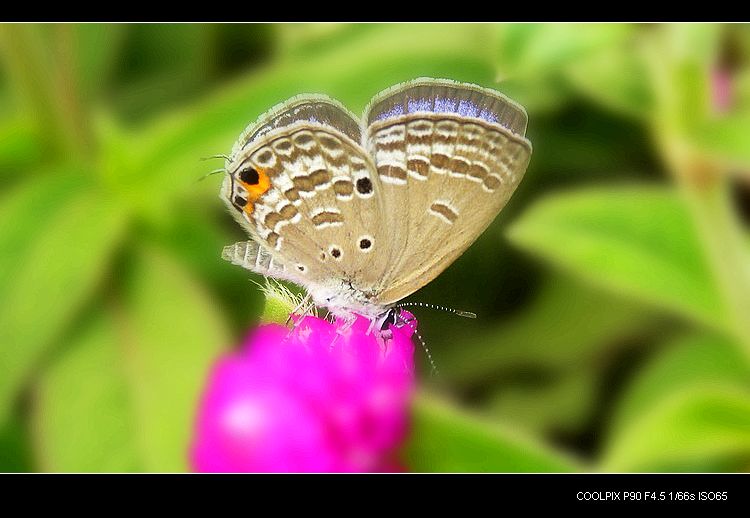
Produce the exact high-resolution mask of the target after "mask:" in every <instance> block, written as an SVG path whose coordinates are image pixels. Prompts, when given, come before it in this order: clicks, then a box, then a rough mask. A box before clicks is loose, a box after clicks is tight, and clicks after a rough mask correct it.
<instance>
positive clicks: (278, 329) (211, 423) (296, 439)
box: [191, 312, 416, 472]
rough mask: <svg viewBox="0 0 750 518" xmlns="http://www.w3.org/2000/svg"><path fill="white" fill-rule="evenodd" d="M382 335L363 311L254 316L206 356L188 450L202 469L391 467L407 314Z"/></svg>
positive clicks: (410, 377)
mask: <svg viewBox="0 0 750 518" xmlns="http://www.w3.org/2000/svg"><path fill="white" fill-rule="evenodd" d="M402 316H403V317H404V318H405V319H407V321H410V323H409V324H408V325H401V326H398V327H397V326H393V325H392V326H391V331H392V333H393V336H392V338H390V339H388V340H385V341H384V340H383V339H382V338H379V336H378V335H379V332H378V331H377V330H375V331H374V332H372V333H369V334H368V333H367V331H368V327H369V324H370V322H369V320H367V319H365V318H364V317H357V320H356V321H355V322H354V324H353V325H351V326H350V327H349V328H348V329H345V326H343V322H342V321H340V320H338V321H336V323H335V324H331V323H330V322H328V321H326V320H323V319H320V318H317V317H314V316H306V317H304V318H303V319H302V320H301V321H300V322H299V323H298V324H297V325H296V327H295V328H294V329H293V330H290V329H289V328H287V327H284V326H281V325H278V324H267V325H262V326H260V327H258V328H256V329H254V330H253V331H252V332H251V333H250V335H249V336H248V337H247V339H246V341H245V343H244V345H243V346H242V348H241V349H240V350H239V351H237V352H234V353H230V354H228V355H226V356H224V357H223V358H221V359H219V361H218V362H217V363H216V364H215V365H214V367H213V370H212V372H211V374H210V376H209V379H208V383H207V385H206V387H205V389H204V393H203V396H202V401H201V404H200V407H199V409H198V416H197V423H196V429H195V435H194V439H193V444H192V450H191V461H192V465H193V468H194V469H195V470H196V471H201V472H372V471H391V470H394V469H397V468H396V466H397V463H396V458H395V454H396V450H397V448H398V446H399V445H400V444H401V442H402V441H403V439H404V437H405V435H406V432H407V428H408V410H409V409H408V407H409V399H410V395H411V393H412V390H413V387H414V345H413V343H412V340H411V336H412V334H413V333H414V329H416V321H415V320H413V316H412V315H411V314H408V313H406V312H404V313H402Z"/></svg>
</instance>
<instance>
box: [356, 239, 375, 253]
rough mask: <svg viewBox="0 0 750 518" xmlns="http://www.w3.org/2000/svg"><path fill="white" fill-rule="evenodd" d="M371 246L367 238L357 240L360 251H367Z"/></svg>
mask: <svg viewBox="0 0 750 518" xmlns="http://www.w3.org/2000/svg"><path fill="white" fill-rule="evenodd" d="M371 246H372V241H370V240H369V239H367V238H363V239H360V240H359V247H360V248H361V249H362V250H367V249H368V248H370V247H371Z"/></svg>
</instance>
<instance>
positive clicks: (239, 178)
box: [223, 99, 387, 288]
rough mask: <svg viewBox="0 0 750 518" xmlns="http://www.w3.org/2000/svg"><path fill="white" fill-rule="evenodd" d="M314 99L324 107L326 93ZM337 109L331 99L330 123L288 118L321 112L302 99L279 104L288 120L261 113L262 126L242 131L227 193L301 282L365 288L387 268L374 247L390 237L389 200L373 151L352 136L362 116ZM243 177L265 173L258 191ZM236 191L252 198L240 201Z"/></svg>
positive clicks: (263, 242)
mask: <svg viewBox="0 0 750 518" xmlns="http://www.w3.org/2000/svg"><path fill="white" fill-rule="evenodd" d="M311 102H314V103H316V105H317V107H316V108H315V109H316V110H317V109H319V107H320V101H319V100H317V99H316V100H315V101H311ZM335 109H336V108H335V105H333V104H330V105H327V110H328V112H327V113H328V116H327V120H326V121H325V122H319V121H318V120H317V119H316V120H308V119H310V118H312V117H303V118H301V119H300V120H289V117H290V116H289V115H288V114H289V113H290V110H292V111H293V110H297V112H298V113H301V114H303V115H306V114H309V113H316V112H315V110H312V109H309V106H308V105H306V104H305V103H304V102H300V100H299V99H297V100H295V104H294V108H293V109H286V110H280V111H279V113H281V115H279V116H281V117H283V118H284V122H285V123H284V124H281V123H278V122H275V121H274V119H273V118H272V119H271V120H265V119H264V118H262V119H261V121H260V122H259V123H258V124H257V126H258V127H259V128H260V129H258V130H250V131H247V132H246V133H245V134H243V137H241V140H242V139H247V141H246V142H242V143H239V142H238V145H237V146H235V154H234V155H233V156H232V157H231V158H232V165H231V170H232V171H233V173H230V175H229V176H228V180H227V185H226V186H225V194H224V196H223V197H224V200H225V201H226V202H227V203H228V205H230V207H232V208H233V209H234V211H235V214H236V215H237V218H238V221H240V223H242V224H243V226H244V227H245V228H246V230H247V231H248V233H249V234H250V235H251V236H252V237H253V239H254V240H255V241H257V242H258V243H259V244H260V246H262V247H263V248H264V249H266V250H267V251H268V253H269V254H271V255H273V256H274V257H277V258H278V259H279V262H283V263H284V264H286V265H287V269H288V270H292V271H293V272H294V275H295V276H296V277H297V278H298V279H299V280H298V282H299V283H300V284H302V285H304V286H306V287H308V288H310V287H313V286H316V285H319V284H321V283H322V282H324V281H327V280H331V279H333V280H336V281H339V282H349V281H351V280H354V279H356V280H357V281H358V283H359V285H361V286H362V287H364V288H366V287H369V286H372V285H373V284H374V283H375V282H376V279H379V278H382V274H383V271H384V269H385V266H384V264H383V265H380V269H378V264H377V261H375V262H374V261H373V257H374V254H373V253H372V252H373V251H374V250H376V247H377V246H378V245H379V244H380V245H381V246H383V244H385V243H386V238H387V235H386V233H385V232H384V229H383V228H382V227H381V226H380V222H381V221H382V209H383V205H382V199H381V198H380V197H379V196H378V192H379V191H378V181H377V175H376V174H375V171H374V166H373V163H372V160H371V158H370V157H369V156H368V154H367V153H366V152H365V151H364V149H362V147H361V146H360V145H359V144H358V143H357V142H355V141H354V140H353V139H352V138H351V136H350V134H351V133H353V131H352V130H351V128H352V124H357V125H358V122H356V121H353V120H352V121H350V119H351V117H350V115H349V114H348V113H347V112H343V111H342V112H340V113H339V114H338V115H337V116H335V117H334V115H335V112H334V110H335ZM333 119H336V120H337V122H336V125H335V126H334V124H333V123H332V120H333ZM349 121H350V122H351V123H352V124H350V123H349ZM356 127H357V128H358V126H356ZM269 128H270V129H269ZM338 128H342V129H343V130H345V131H346V132H345V131H342V130H340V129H338ZM355 136H356V135H355ZM248 171H249V173H248ZM243 172H244V173H243ZM243 176H244V177H245V179H250V180H253V181H255V180H258V181H259V185H261V190H260V191H258V192H253V189H254V186H253V185H247V184H246V183H244V182H243ZM256 176H257V178H256ZM264 179H267V181H264ZM238 190H240V191H242V190H244V191H247V195H246V193H245V192H239V193H238ZM237 196H240V197H244V198H241V203H242V202H245V201H246V202H245V203H242V206H241V207H238V206H237V204H236V203H234V201H235V198H236V197H237Z"/></svg>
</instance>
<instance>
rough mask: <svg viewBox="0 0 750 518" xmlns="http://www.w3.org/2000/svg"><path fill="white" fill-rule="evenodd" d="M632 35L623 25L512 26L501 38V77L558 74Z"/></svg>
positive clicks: (507, 28) (509, 26) (507, 27)
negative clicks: (570, 65) (591, 54)
mask: <svg viewBox="0 0 750 518" xmlns="http://www.w3.org/2000/svg"><path fill="white" fill-rule="evenodd" d="M632 31H633V27H632V26H629V25H625V24H620V25H611V24H601V23H598V24H597V23H587V24H580V23H564V24H563V23H560V24H511V25H506V26H503V27H502V33H501V36H500V74H501V76H508V77H516V76H531V75H543V74H549V73H553V72H558V71H560V70H561V69H562V68H564V67H566V66H567V65H569V64H571V63H574V62H576V61H578V60H580V59H585V57H586V56H587V55H588V54H589V53H591V52H597V51H600V50H601V49H603V48H608V47H609V46H612V45H616V44H619V43H620V42H621V41H622V40H623V39H624V38H625V37H627V36H628V35H629V34H630V33H631V32H632Z"/></svg>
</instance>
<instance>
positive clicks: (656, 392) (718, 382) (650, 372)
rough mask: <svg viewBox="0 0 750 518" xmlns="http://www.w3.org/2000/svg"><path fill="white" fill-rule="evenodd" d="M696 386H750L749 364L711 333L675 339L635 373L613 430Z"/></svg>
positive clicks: (736, 348)
mask: <svg viewBox="0 0 750 518" xmlns="http://www.w3.org/2000/svg"><path fill="white" fill-rule="evenodd" d="M695 385H700V386H723V385H735V386H737V387H744V388H750V365H748V362H747V359H746V356H745V355H744V354H743V352H742V350H741V348H740V347H739V346H738V345H737V344H736V343H734V342H732V341H731V340H729V339H727V338H724V337H722V336H718V335H712V334H694V335H686V336H682V337H680V338H678V339H677V340H674V341H673V342H672V343H670V344H668V345H667V347H666V348H665V349H664V350H662V351H660V352H659V353H658V354H657V355H656V356H655V357H654V358H653V359H651V360H650V361H649V363H648V364H647V365H645V367H643V368H642V369H640V370H639V371H638V372H637V374H636V377H635V379H634V380H633V381H632V383H631V385H630V386H629V387H628V389H627V391H626V393H625V394H624V395H623V397H622V399H621V401H620V404H619V407H618V408H617V412H616V414H615V417H614V419H613V422H612V429H613V430H619V429H623V428H625V427H627V426H628V423H630V422H631V421H633V420H636V419H638V417H639V416H640V415H641V414H643V413H645V412H648V411H649V410H650V409H651V407H653V406H654V405H655V404H658V403H659V402H660V401H662V400H664V399H666V398H668V397H670V396H673V395H674V394H676V393H679V392H681V391H685V390H689V389H690V387H692V386H695Z"/></svg>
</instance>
